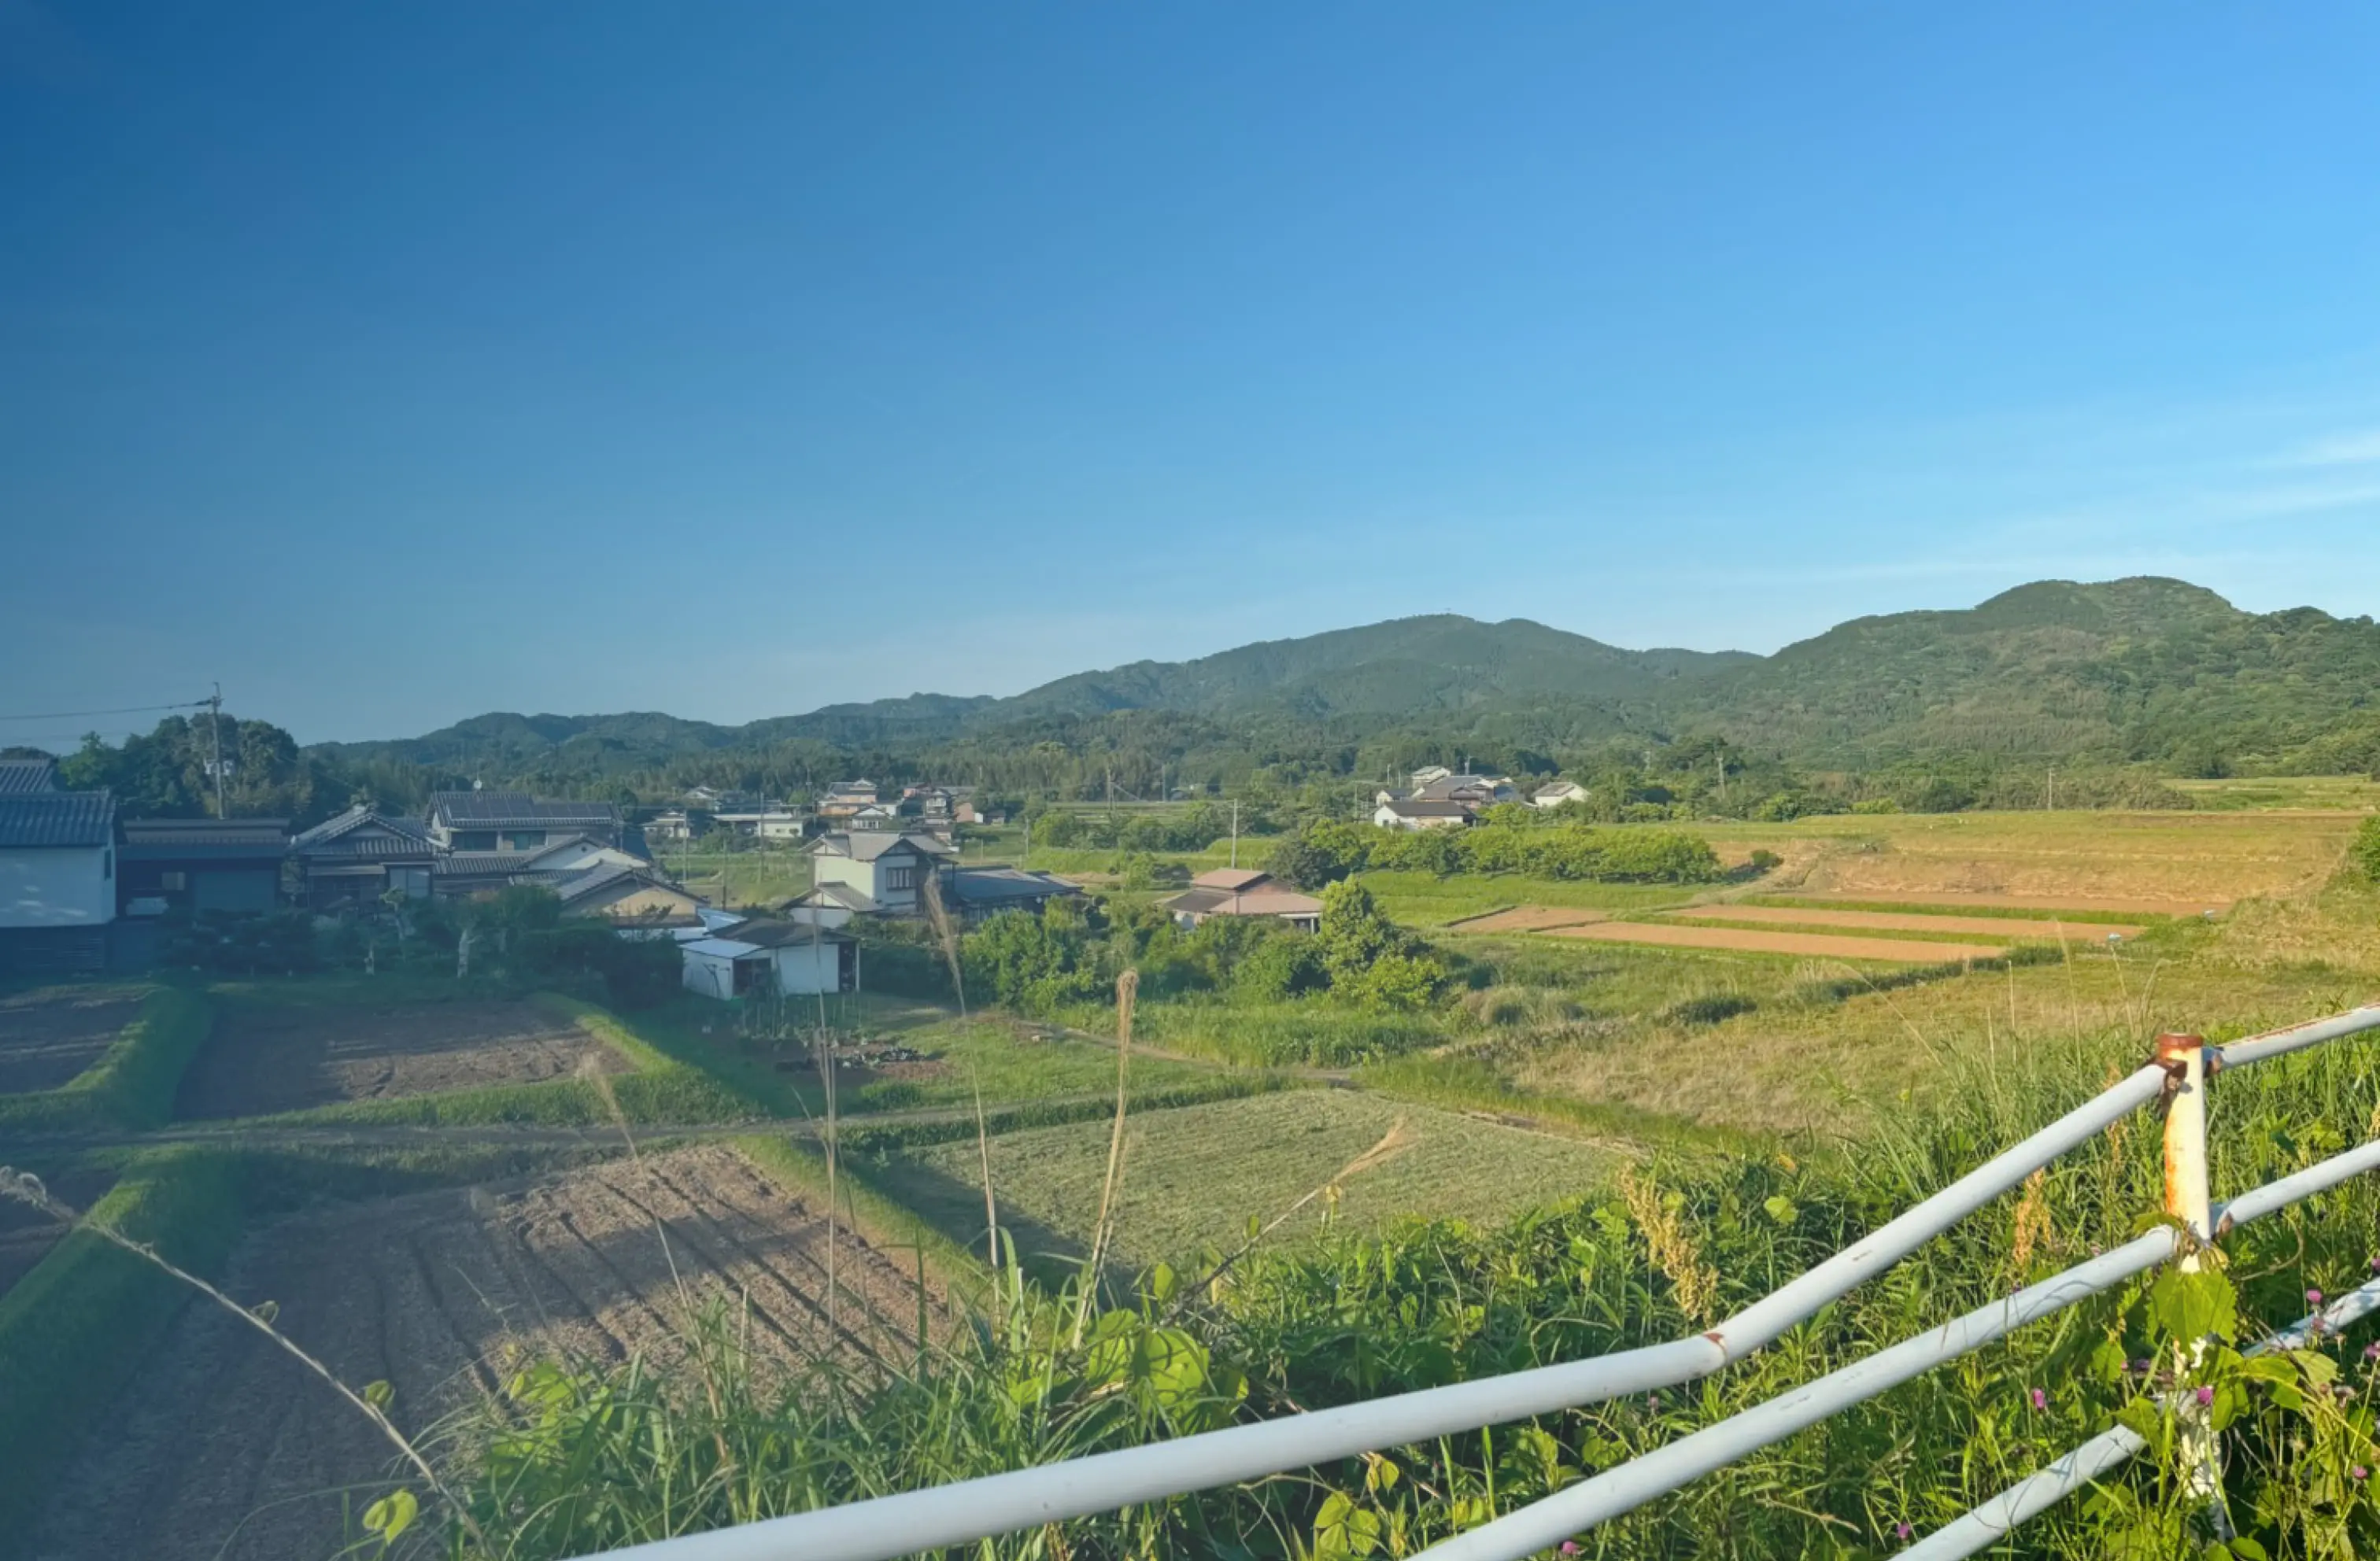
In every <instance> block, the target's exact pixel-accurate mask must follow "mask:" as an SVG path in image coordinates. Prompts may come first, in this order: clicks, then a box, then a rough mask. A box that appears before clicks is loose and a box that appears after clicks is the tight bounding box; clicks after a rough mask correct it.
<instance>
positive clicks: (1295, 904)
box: [1158, 867, 1322, 932]
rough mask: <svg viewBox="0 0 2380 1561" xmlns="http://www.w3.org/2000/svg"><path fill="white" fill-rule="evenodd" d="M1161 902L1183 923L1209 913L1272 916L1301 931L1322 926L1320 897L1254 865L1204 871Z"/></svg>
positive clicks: (1195, 921) (1191, 922)
mask: <svg viewBox="0 0 2380 1561" xmlns="http://www.w3.org/2000/svg"><path fill="white" fill-rule="evenodd" d="M1158 903H1159V904H1160V905H1161V906H1163V907H1164V908H1165V909H1166V910H1168V911H1170V912H1172V914H1173V919H1174V921H1176V922H1177V923H1179V924H1180V925H1182V926H1197V925H1198V924H1199V923H1200V922H1203V921H1205V920H1206V919H1207V918H1208V917H1209V916H1269V917H1272V918H1273V919H1275V920H1277V921H1284V922H1287V923H1288V924H1289V925H1290V926H1293V927H1296V928H1298V929H1299V930H1300V931H1302V932H1313V931H1315V930H1317V929H1318V928H1319V927H1320V926H1322V902H1321V901H1319V900H1317V899H1316V898H1314V896H1312V895H1310V894H1300V893H1299V892H1297V890H1295V889H1292V888H1290V887H1289V885H1287V884H1285V883H1282V882H1281V880H1280V879H1278V878H1276V877H1273V876H1272V875H1271V874H1270V873H1264V872H1258V871H1257V870H1256V869H1255V868H1252V867H1218V868H1216V869H1214V870H1213V871H1212V872H1207V873H1201V874H1199V875H1198V876H1197V877H1195V878H1192V879H1191V880H1190V888H1189V889H1188V891H1187V892H1185V893H1182V894H1177V895H1175V896H1173V897H1172V899H1170V900H1161V901H1160V902H1158Z"/></svg>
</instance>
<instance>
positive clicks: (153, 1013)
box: [0, 986, 214, 1132]
mask: <svg viewBox="0 0 2380 1561" xmlns="http://www.w3.org/2000/svg"><path fill="white" fill-rule="evenodd" d="M213 1023H214V1010H213V1007H212V1005H211V1004H210V1003H209V1002H208V1001H207V999H206V998H205V997H204V996H202V995H201V994H200V993H197V992H192V991H188V990H185V989H183V988H180V987H175V986H167V987H162V988H160V989H158V990H156V991H153V992H152V993H150V994H149V996H148V997H146V998H143V999H142V1000H141V1003H140V1014H139V1016H138V1017H136V1018H135V1019H134V1020H133V1021H132V1023H129V1024H128V1025H126V1026H125V1027H124V1033H123V1034H122V1035H118V1036H116V1038H115V1043H114V1044H113V1045H111V1046H110V1047H108V1048H107V1051H106V1053H105V1055H103V1056H102V1057H101V1058H100V1059H99V1060H98V1061H97V1062H94V1063H92V1064H91V1066H90V1067H89V1068H86V1069H84V1070H83V1071H82V1072H80V1073H79V1074H77V1075H76V1076H75V1078H74V1079H73V1080H71V1081H70V1082H68V1083H65V1084H63V1085H61V1086H59V1087H58V1088H56V1089H54V1090H41V1091H37V1092H34V1093H32V1094H30V1095H0V1131H15V1132H91V1131H100V1130H103V1129H107V1128H153V1127H158V1126H162V1125H163V1124H164V1123H165V1122H167V1121H170V1120H172V1119H173V1116H174V1096H175V1094H176V1092H177V1091H178V1090H180V1088H181V1087H182V1072H183V1070H185V1069H187V1068H188V1067H189V1065H190V1059H192V1058H194V1057H196V1056H198V1054H199V1048H200V1047H202V1046H204V1045H206V1040H207V1033H208V1031H209V1030H210V1029H212V1026H213Z"/></svg>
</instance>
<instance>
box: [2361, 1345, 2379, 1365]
mask: <svg viewBox="0 0 2380 1561" xmlns="http://www.w3.org/2000/svg"><path fill="white" fill-rule="evenodd" d="M2363 1358H2364V1359H2365V1360H2367V1361H2380V1341H2375V1342H2374V1343H2371V1344H2367V1345H2365V1346H2364V1347H2363Z"/></svg>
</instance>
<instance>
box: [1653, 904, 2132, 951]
mask: <svg viewBox="0 0 2380 1561" xmlns="http://www.w3.org/2000/svg"><path fill="white" fill-rule="evenodd" d="M1663 914H1665V915H1669V916H1672V917H1677V918H1679V919H1682V920H1689V921H1696V922H1735V923H1741V924H1748V925H1753V926H1826V927H1833V926H1840V927H1849V928H1852V929H1854V930H1859V931H1868V932H1949V933H1973V934H1975V935H1977V936H1980V937H1984V938H2045V939H2047V940H2049V941H2052V942H2057V941H2062V940H2072V939H2083V940H2088V939H2094V938H2095V939H2099V940H2102V941H2104V940H2105V939H2106V938H2107V937H2108V936H2109V935H2110V934H2112V935H2114V936H2116V937H2119V938H2138V937H2139V936H2140V935H2141V934H2142V933H2143V931H2145V930H2147V929H2146V928H2144V927H2141V926H2125V925H2120V924H2115V923H2100V922H2060V921H2055V920H2052V921H2031V920H2023V919H2020V918H2018V917H2014V916H1959V915H1936V914H1928V913H1925V912H1908V913H1901V912H1894V911H1832V910H1828V909H1825V908H1824V907H1821V906H1815V905H1812V906H1806V907H1805V906H1800V905H1730V904H1725V903H1713V904H1709V905H1687V906H1683V907H1681V908H1680V909H1678V910H1675V911H1669V912H1665V913H1663Z"/></svg>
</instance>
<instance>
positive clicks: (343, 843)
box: [289, 805, 439, 914]
mask: <svg viewBox="0 0 2380 1561" xmlns="http://www.w3.org/2000/svg"><path fill="white" fill-rule="evenodd" d="M289 845H290V852H291V853H292V854H293V855H294V856H296V858H297V879H298V886H299V887H298V903H299V904H301V905H303V906H305V907H306V909H308V910H310V911H312V912H314V913H316V914H330V913H332V912H335V911H341V910H345V909H347V908H349V907H352V906H357V905H366V904H373V903H377V902H379V900H380V899H381V897H382V896H383V895H384V894H386V893H388V892H389V891H390V890H391V889H395V891H397V892H398V893H399V894H401V895H403V896H404V897H405V898H406V899H407V900H426V899H428V898H429V897H430V891H431V874H432V869H433V865H434V864H435V862H436V861H437V858H438V854H439V853H438V848H437V846H435V845H434V844H432V843H431V839H430V829H429V826H427V825H425V824H423V823H422V822H421V821H420V820H419V819H415V818H399V817H392V816H390V815H388V814H383V813H380V812H376V811H375V810H373V809H371V808H370V807H365V806H361V805H358V806H356V807H351V808H349V809H347V810H346V812H345V813H342V814H339V815H338V816H337V817H332V818H326V819H324V820H323V821H322V822H321V823H320V824H317V825H315V826H314V827H313V828H312V829H303V830H300V831H299V832H298V834H297V838H296V839H295V840H293V841H290V842H289Z"/></svg>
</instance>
